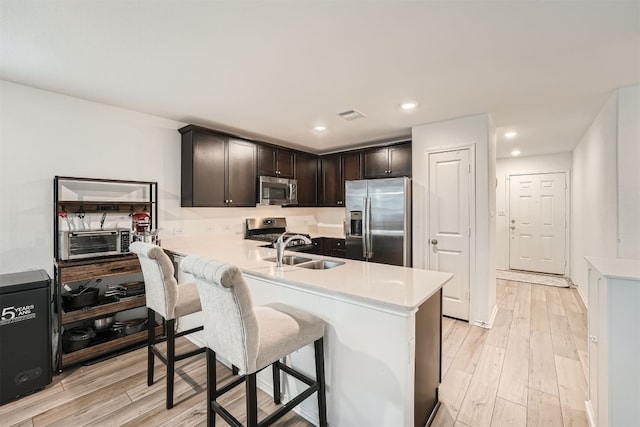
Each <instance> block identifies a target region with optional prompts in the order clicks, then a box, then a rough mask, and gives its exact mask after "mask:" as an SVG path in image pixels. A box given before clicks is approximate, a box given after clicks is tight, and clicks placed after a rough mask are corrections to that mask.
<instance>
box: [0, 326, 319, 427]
mask: <svg viewBox="0 0 640 427" xmlns="http://www.w3.org/2000/svg"><path fill="white" fill-rule="evenodd" d="M192 348H195V346H194V345H193V344H192V343H191V342H189V341H188V340H187V339H186V338H179V339H178V340H177V343H176V351H177V352H184V351H186V350H189V349H192ZM163 350H164V348H163ZM146 360H147V350H146V348H142V349H139V350H135V351H132V352H129V353H126V354H123V355H121V356H118V357H115V358H112V359H109V360H105V361H102V362H99V363H96V364H93V365H90V366H78V367H76V368H71V369H68V370H66V371H64V372H63V373H62V374H60V375H58V376H55V377H54V378H53V383H52V384H50V385H49V386H47V387H46V388H45V389H44V390H42V391H39V392H37V393H34V394H32V395H29V396H25V397H23V398H21V399H18V400H16V401H14V402H11V403H8V404H5V405H3V406H0V426H3V427H4V426H15V427H17V426H20V427H27V426H29V427H40V426H63V427H77V426H95V427H98V426H100V427H103V426H128V427H139V426H154V427H156V426H162V427H179V426H184V427H187V426H206V424H207V413H206V408H207V407H206V398H207V390H206V384H207V379H206V371H207V368H206V356H205V355H204V354H199V355H197V356H194V357H192V358H189V359H185V360H182V361H180V362H178V363H176V374H177V375H176V381H175V395H174V396H175V397H174V407H173V408H172V409H171V410H166V409H165V396H166V392H165V390H166V389H165V372H166V371H165V368H164V365H163V364H161V363H160V362H157V360H156V370H155V383H154V384H153V385H152V386H151V387H147V362H146ZM217 375H218V381H220V382H221V383H226V381H227V380H228V379H230V378H231V377H232V374H231V371H230V370H229V369H228V368H227V367H225V366H224V365H222V364H220V363H218V368H217ZM219 400H220V402H221V403H222V404H223V405H224V406H225V407H226V408H227V409H228V410H229V411H230V412H231V413H232V414H233V415H234V416H235V417H236V418H238V420H240V422H242V423H244V422H245V421H246V416H245V415H244V414H245V399H244V386H243V385H240V386H238V387H236V388H234V389H233V390H232V391H230V392H228V393H227V394H225V395H224V396H223V398H221V399H219ZM273 409H275V404H274V403H273V399H272V398H271V397H270V396H268V395H267V394H266V393H264V392H262V391H261V390H260V389H258V418H259V419H262V418H264V417H265V416H266V415H267V414H268V413H271V412H272V411H273ZM216 425H218V426H225V425H227V424H226V422H225V421H224V420H222V419H221V418H220V417H216ZM276 425H278V426H287V427H307V426H311V425H312V424H310V423H308V422H307V421H306V420H305V419H303V418H302V417H300V416H299V415H297V414H295V413H294V412H290V413H288V414H287V415H285V416H284V417H283V418H281V419H280V420H279V421H278V423H276Z"/></svg>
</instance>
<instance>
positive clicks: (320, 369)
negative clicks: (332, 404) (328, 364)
mask: <svg viewBox="0 0 640 427" xmlns="http://www.w3.org/2000/svg"><path fill="white" fill-rule="evenodd" d="M323 341H324V340H323V338H320V339H319V340H317V341H316V342H314V343H313V347H314V349H315V356H316V381H318V382H319V383H320V388H319V389H318V421H319V423H320V427H326V426H327V396H326V387H325V381H324V345H323Z"/></svg>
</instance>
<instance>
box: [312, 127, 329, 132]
mask: <svg viewBox="0 0 640 427" xmlns="http://www.w3.org/2000/svg"><path fill="white" fill-rule="evenodd" d="M313 129H314V130H316V131H318V132H323V131H325V130H327V127H326V126H315V127H314V128H313Z"/></svg>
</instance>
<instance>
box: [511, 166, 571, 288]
mask: <svg viewBox="0 0 640 427" xmlns="http://www.w3.org/2000/svg"><path fill="white" fill-rule="evenodd" d="M552 173H564V183H565V189H564V199H565V200H564V220H565V224H566V227H565V236H564V252H565V255H564V256H565V259H564V263H565V264H564V274H563V276H565V277H571V171H570V170H568V169H560V170H547V171H542V172H531V171H527V172H506V173H505V185H504V191H505V193H506V194H505V207H504V209H505V218H506V219H505V223H504V226H505V230H504V233H505V239H506V240H507V241H506V248H507V253H506V254H505V257H506V258H507V259H506V263H505V265H506V266H507V270H511V238H510V234H509V219H510V218H511V190H510V189H511V177H512V176H522V175H544V174H552Z"/></svg>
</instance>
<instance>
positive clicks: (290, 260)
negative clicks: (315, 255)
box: [264, 255, 311, 265]
mask: <svg viewBox="0 0 640 427" xmlns="http://www.w3.org/2000/svg"><path fill="white" fill-rule="evenodd" d="M264 260H265V261H271V262H276V257H271V258H265V259H264ZM307 261H311V258H305V257H302V256H297V255H285V256H283V257H282V264H285V265H298V264H301V263H303V262H307Z"/></svg>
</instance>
